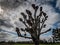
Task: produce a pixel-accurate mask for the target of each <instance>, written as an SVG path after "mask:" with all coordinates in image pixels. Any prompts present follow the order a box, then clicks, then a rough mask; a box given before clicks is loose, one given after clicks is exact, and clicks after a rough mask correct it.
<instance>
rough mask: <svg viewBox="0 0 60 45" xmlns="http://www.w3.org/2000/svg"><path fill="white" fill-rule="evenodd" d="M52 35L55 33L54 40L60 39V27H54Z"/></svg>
mask: <svg viewBox="0 0 60 45" xmlns="http://www.w3.org/2000/svg"><path fill="white" fill-rule="evenodd" d="M52 35H53V42H58V41H60V28H56V29H53V31H52Z"/></svg>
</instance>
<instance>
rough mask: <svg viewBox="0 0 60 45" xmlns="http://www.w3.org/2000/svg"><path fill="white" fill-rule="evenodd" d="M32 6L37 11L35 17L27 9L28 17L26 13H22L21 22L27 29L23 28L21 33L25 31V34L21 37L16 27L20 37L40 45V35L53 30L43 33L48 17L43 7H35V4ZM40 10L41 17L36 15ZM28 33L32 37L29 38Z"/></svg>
mask: <svg viewBox="0 0 60 45" xmlns="http://www.w3.org/2000/svg"><path fill="white" fill-rule="evenodd" d="M31 6H32V8H33V9H34V11H35V12H34V15H33V16H32V12H31V11H30V10H27V9H26V13H27V15H26V14H25V13H24V12H21V15H22V16H23V19H22V18H19V21H21V22H22V23H23V24H24V25H25V26H26V28H25V29H23V28H21V31H24V32H25V34H24V35H21V32H20V31H19V28H18V27H16V32H17V34H18V36H19V37H24V38H28V39H32V40H33V42H34V44H35V45H39V42H40V41H39V40H40V39H39V37H40V35H41V34H44V33H46V32H48V31H50V30H51V29H48V30H46V31H45V32H41V30H42V29H43V28H45V27H46V24H45V21H46V20H47V18H48V16H47V15H46V13H45V12H43V11H42V7H39V6H35V4H32V5H31ZM38 8H39V9H40V13H39V15H37V14H36V13H38V12H37V10H38ZM42 17H43V18H42ZM26 32H28V33H29V34H30V35H31V37H28V36H27V34H26Z"/></svg>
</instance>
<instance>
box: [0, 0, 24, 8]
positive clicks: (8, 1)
mask: <svg viewBox="0 0 60 45" xmlns="http://www.w3.org/2000/svg"><path fill="white" fill-rule="evenodd" d="M24 1H25V0H3V1H0V5H1V6H3V7H6V8H16V7H18V6H19V5H21V4H23V2H24Z"/></svg>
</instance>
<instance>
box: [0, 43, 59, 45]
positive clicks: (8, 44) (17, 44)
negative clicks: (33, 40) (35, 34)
mask: <svg viewBox="0 0 60 45" xmlns="http://www.w3.org/2000/svg"><path fill="white" fill-rule="evenodd" d="M0 45H34V44H19V43H0ZM40 45H60V43H54V44H40Z"/></svg>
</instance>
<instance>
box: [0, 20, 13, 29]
mask: <svg viewBox="0 0 60 45" xmlns="http://www.w3.org/2000/svg"><path fill="white" fill-rule="evenodd" d="M0 26H6V27H9V28H10V27H13V25H12V24H10V21H9V20H3V19H0Z"/></svg>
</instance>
